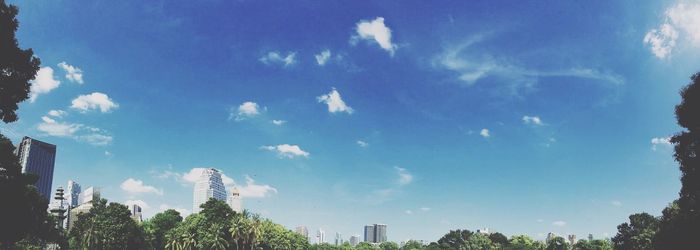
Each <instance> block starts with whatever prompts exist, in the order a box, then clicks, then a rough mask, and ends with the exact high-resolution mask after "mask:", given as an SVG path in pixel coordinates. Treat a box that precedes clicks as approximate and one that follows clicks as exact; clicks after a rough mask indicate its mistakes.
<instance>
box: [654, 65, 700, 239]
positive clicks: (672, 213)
mask: <svg viewBox="0 0 700 250" xmlns="http://www.w3.org/2000/svg"><path fill="white" fill-rule="evenodd" d="M690 80H691V82H690V84H688V85H687V86H686V87H685V88H683V89H682V90H681V93H680V94H681V98H682V100H681V103H680V104H678V105H677V106H676V120H677V121H678V125H680V126H681V127H683V128H685V129H686V131H682V132H680V133H678V134H676V135H674V136H673V137H672V138H671V142H672V143H673V144H675V154H674V157H675V158H676V161H677V162H678V164H679V165H680V170H681V190H680V192H679V198H678V200H677V201H675V202H674V203H673V204H672V206H670V207H669V208H666V209H664V213H663V216H662V218H661V223H660V225H659V232H658V236H657V237H656V238H655V239H654V245H655V246H656V247H657V248H659V249H691V248H693V247H696V246H698V245H699V244H700V239H698V237H697V232H700V157H698V156H699V155H700V115H698V114H700V72H699V73H695V74H694V75H693V76H691V77H690Z"/></svg>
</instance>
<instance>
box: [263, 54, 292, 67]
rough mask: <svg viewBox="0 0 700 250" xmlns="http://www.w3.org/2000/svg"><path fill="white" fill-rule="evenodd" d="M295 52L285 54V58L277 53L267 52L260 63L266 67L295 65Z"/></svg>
mask: <svg viewBox="0 0 700 250" xmlns="http://www.w3.org/2000/svg"><path fill="white" fill-rule="evenodd" d="M296 54H297V53H296V52H287V55H286V56H282V54H280V52H278V51H270V52H267V54H266V55H264V56H263V57H261V58H260V61H261V62H262V63H264V64H266V65H273V64H277V65H282V66H283V67H289V66H292V65H294V64H295V63H296V60H295V59H294V58H295V57H296Z"/></svg>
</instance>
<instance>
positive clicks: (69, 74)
mask: <svg viewBox="0 0 700 250" xmlns="http://www.w3.org/2000/svg"><path fill="white" fill-rule="evenodd" d="M58 67H61V68H62V69H63V70H64V71H66V79H68V80H69V81H71V82H77V83H79V84H83V70H81V69H80V68H78V67H75V66H72V65H69V64H67V63H66V62H61V63H59V64H58Z"/></svg>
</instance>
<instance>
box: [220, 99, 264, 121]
mask: <svg viewBox="0 0 700 250" xmlns="http://www.w3.org/2000/svg"><path fill="white" fill-rule="evenodd" d="M257 115H260V106H259V105H258V104H257V103H255V102H250V101H248V102H244V103H242V104H241V105H239V106H238V108H235V109H234V108H231V113H230V114H229V117H228V119H229V120H231V119H235V120H236V121H241V120H244V119H245V118H250V117H254V116H257Z"/></svg>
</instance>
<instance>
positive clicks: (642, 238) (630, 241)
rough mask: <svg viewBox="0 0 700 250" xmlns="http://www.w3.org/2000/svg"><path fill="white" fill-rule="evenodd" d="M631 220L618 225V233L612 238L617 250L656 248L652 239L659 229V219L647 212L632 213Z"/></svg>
mask: <svg viewBox="0 0 700 250" xmlns="http://www.w3.org/2000/svg"><path fill="white" fill-rule="evenodd" d="M629 218H630V222H629V223H627V222H625V223H622V224H620V225H619V226H617V230H618V231H617V235H615V237H613V238H612V241H613V245H614V247H615V249H617V250H645V249H654V248H653V246H652V239H653V238H654V234H655V233H656V230H657V229H658V225H659V221H658V220H657V219H656V218H654V216H651V215H649V214H647V213H639V214H633V215H630V217H629Z"/></svg>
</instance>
